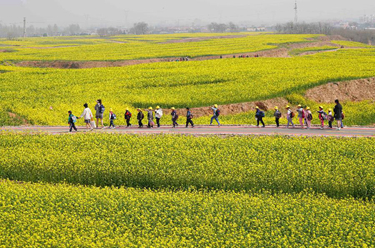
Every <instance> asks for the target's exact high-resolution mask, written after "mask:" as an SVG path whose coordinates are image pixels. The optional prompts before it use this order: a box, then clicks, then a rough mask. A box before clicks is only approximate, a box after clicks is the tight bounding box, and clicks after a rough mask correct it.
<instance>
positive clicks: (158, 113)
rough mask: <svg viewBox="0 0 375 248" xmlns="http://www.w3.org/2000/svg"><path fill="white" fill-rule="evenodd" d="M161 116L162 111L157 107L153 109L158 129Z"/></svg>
mask: <svg viewBox="0 0 375 248" xmlns="http://www.w3.org/2000/svg"><path fill="white" fill-rule="evenodd" d="M162 116H163V110H162V109H161V108H160V107H159V106H157V107H156V109H155V118H156V124H157V126H158V128H159V127H160V119H161V117H162Z"/></svg>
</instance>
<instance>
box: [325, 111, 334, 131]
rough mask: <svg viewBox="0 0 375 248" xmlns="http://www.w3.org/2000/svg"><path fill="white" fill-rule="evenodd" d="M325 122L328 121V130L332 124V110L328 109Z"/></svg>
mask: <svg viewBox="0 0 375 248" xmlns="http://www.w3.org/2000/svg"><path fill="white" fill-rule="evenodd" d="M327 120H328V126H329V128H332V122H333V120H334V118H333V115H332V109H328V116H327Z"/></svg>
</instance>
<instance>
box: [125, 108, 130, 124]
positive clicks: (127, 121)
mask: <svg viewBox="0 0 375 248" xmlns="http://www.w3.org/2000/svg"><path fill="white" fill-rule="evenodd" d="M131 118H132V113H130V111H129V109H128V108H126V111H125V120H126V128H128V127H131V126H132V124H130V119H131Z"/></svg>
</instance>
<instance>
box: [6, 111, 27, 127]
mask: <svg viewBox="0 0 375 248" xmlns="http://www.w3.org/2000/svg"><path fill="white" fill-rule="evenodd" d="M8 115H9V117H10V118H12V119H13V120H21V121H22V124H23V125H28V124H29V122H28V121H27V120H26V119H24V118H22V117H20V116H18V115H17V114H15V113H12V112H8Z"/></svg>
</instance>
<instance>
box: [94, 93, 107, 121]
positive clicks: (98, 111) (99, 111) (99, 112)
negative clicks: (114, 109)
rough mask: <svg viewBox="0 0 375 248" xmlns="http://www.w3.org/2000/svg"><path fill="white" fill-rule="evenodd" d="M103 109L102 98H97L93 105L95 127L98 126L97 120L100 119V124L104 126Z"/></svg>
mask: <svg viewBox="0 0 375 248" xmlns="http://www.w3.org/2000/svg"><path fill="white" fill-rule="evenodd" d="M104 111H105V107H104V105H103V104H102V100H101V99H98V100H97V101H96V105H95V118H96V128H99V120H100V123H101V124H102V128H104V124H103V115H104Z"/></svg>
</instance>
